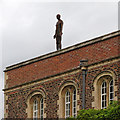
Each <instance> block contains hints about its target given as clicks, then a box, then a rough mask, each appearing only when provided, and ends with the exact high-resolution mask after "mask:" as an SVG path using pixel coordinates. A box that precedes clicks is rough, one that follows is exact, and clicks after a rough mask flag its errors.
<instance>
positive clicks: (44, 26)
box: [0, 0, 119, 119]
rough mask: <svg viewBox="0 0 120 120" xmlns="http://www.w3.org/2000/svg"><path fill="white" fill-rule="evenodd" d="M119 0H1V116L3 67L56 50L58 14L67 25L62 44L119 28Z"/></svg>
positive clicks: (65, 44)
mask: <svg viewBox="0 0 120 120" xmlns="http://www.w3.org/2000/svg"><path fill="white" fill-rule="evenodd" d="M118 1H119V0H49V2H48V0H0V45H1V47H0V50H1V51H0V65H1V68H0V71H1V72H0V88H1V89H0V101H2V102H0V119H1V118H2V117H4V116H3V114H4V110H3V108H4V107H3V104H4V102H3V101H4V99H3V98H4V96H3V92H2V89H3V88H4V73H3V70H5V68H6V67H7V66H10V65H13V64H16V63H19V62H22V61H25V60H28V59H31V58H34V57H37V56H41V55H43V54H46V53H50V52H53V51H56V44H55V40H54V39H53V35H54V33H55V24H56V22H57V19H56V14H58V13H59V14H61V19H62V20H63V22H64V25H63V37H62V48H66V47H69V46H72V45H75V44H77V43H81V42H83V41H86V40H90V39H92V38H95V37H99V36H101V35H105V34H107V33H110V32H114V31H117V30H118Z"/></svg>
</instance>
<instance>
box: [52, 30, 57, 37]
mask: <svg viewBox="0 0 120 120" xmlns="http://www.w3.org/2000/svg"><path fill="white" fill-rule="evenodd" d="M56 32H57V28H56V30H55V35H54V36H53V38H54V39H55V38H56Z"/></svg>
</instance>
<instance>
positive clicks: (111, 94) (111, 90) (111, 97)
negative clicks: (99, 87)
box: [109, 80, 114, 103]
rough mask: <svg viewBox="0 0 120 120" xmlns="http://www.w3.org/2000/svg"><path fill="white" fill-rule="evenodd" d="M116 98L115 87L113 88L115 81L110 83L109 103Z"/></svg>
mask: <svg viewBox="0 0 120 120" xmlns="http://www.w3.org/2000/svg"><path fill="white" fill-rule="evenodd" d="M113 96H114V86H113V80H111V81H110V84H109V102H110V103H111V102H112V101H113V98H114V97H113Z"/></svg>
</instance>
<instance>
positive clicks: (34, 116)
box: [33, 99, 38, 120]
mask: <svg viewBox="0 0 120 120" xmlns="http://www.w3.org/2000/svg"><path fill="white" fill-rule="evenodd" d="M33 118H34V120H36V119H37V118H38V101H37V99H35V100H34V102H33Z"/></svg>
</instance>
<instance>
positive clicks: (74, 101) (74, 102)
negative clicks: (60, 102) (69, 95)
mask: <svg viewBox="0 0 120 120" xmlns="http://www.w3.org/2000/svg"><path fill="white" fill-rule="evenodd" d="M72 109H73V110H72V116H73V117H76V89H75V90H74V91H73V104H72Z"/></svg>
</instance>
